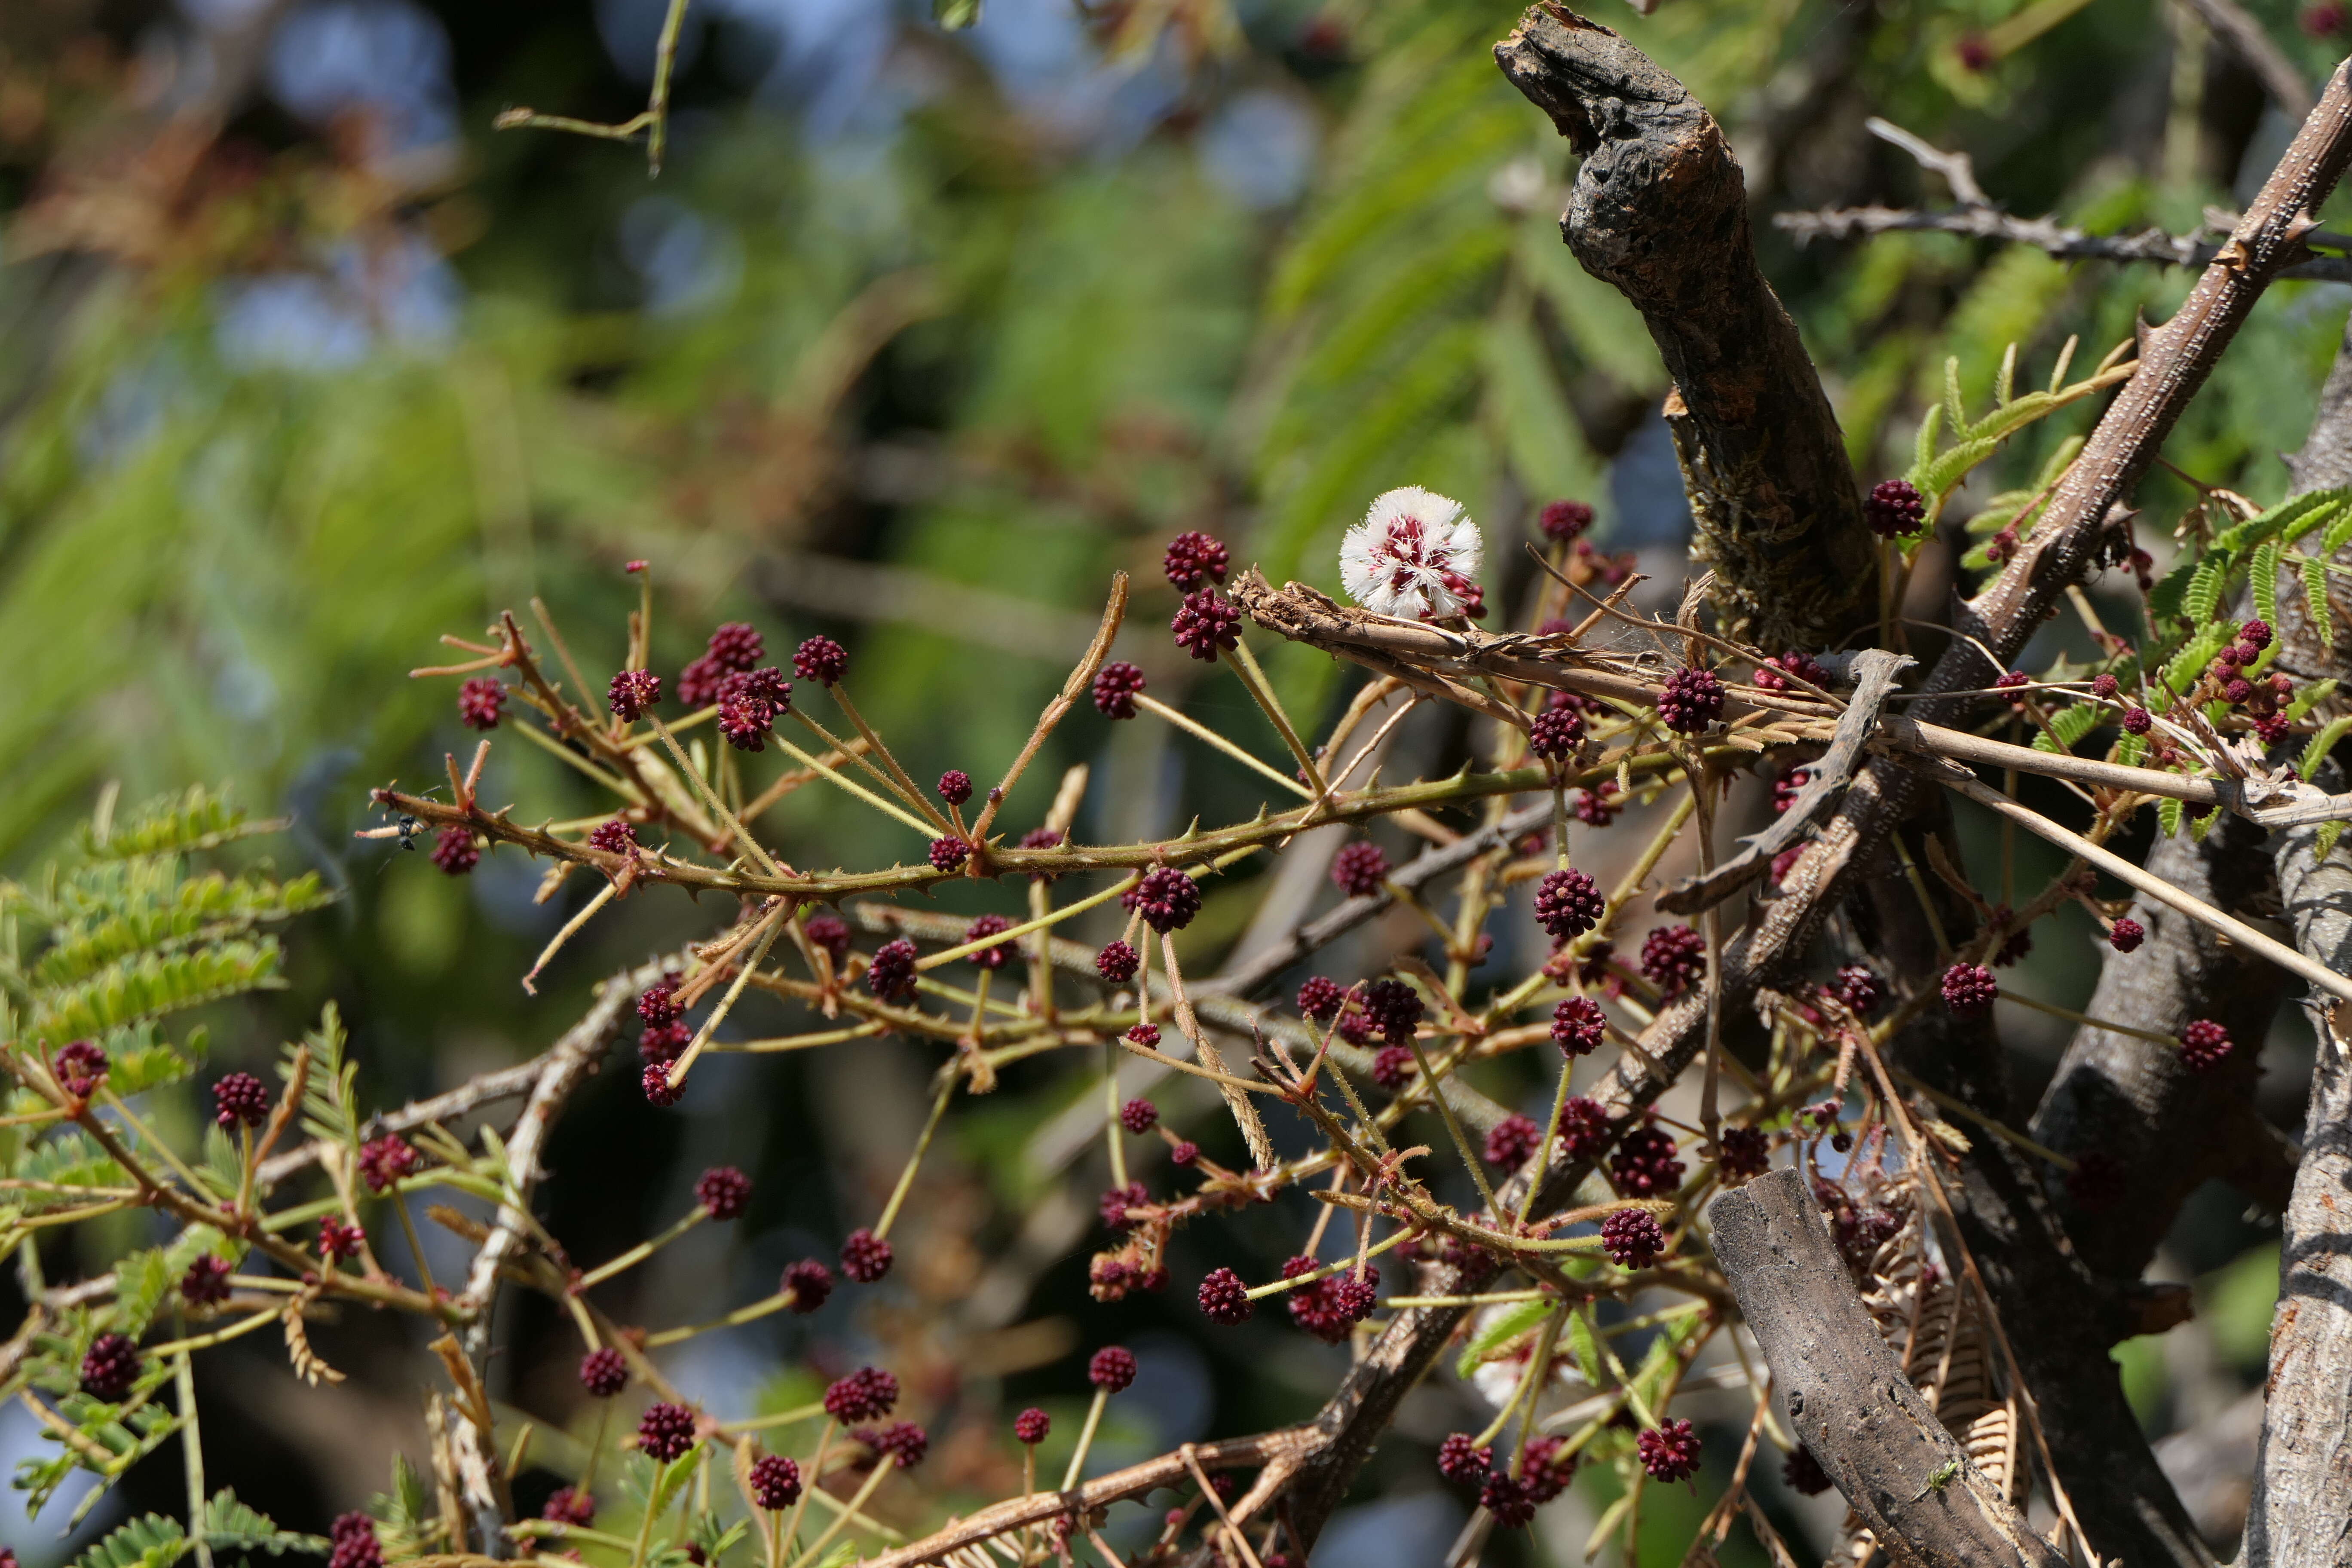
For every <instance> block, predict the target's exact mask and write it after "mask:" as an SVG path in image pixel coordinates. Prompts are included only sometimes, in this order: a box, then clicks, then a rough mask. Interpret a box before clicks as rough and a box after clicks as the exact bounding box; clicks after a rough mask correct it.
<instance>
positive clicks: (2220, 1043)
mask: <svg viewBox="0 0 2352 1568" xmlns="http://www.w3.org/2000/svg"><path fill="white" fill-rule="evenodd" d="M2230 1052H2231V1041H2230V1031H2229V1030H2227V1029H2225V1028H2223V1027H2222V1026H2221V1025H2219V1024H2217V1023H2215V1022H2214V1021H2213V1020H2212V1019H2210V1018H2199V1019H2197V1020H2195V1021H2194V1022H2192V1023H2191V1024H2190V1025H2189V1026H2188V1027H2187V1028H2185V1029H2183V1030H2181V1031H2180V1057H2181V1059H2182V1060H2183V1061H2185V1062H2187V1063H2188V1064H2189V1068H2190V1070H2191V1071H2194V1072H2210V1071H2211V1070H2212V1069H2213V1068H2217V1067H2220V1066H2221V1064H2222V1063H2223V1062H2224V1061H2227V1060H2228V1059H2229V1057H2230Z"/></svg>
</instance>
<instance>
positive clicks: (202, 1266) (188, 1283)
mask: <svg viewBox="0 0 2352 1568" xmlns="http://www.w3.org/2000/svg"><path fill="white" fill-rule="evenodd" d="M228 1292H229V1284H228V1265H227V1264H226V1262H224V1261H223V1260H222V1259H220V1258H215V1257H214V1256H213V1255H212V1254H211V1253H209V1252H201V1253H198V1254H197V1255H196V1260H195V1261H194V1263H191V1264H189V1265H188V1271H187V1272H186V1273H185V1274H183V1275H181V1276H180V1299H181V1300H184V1301H185V1302H187V1304H188V1305H189V1306H191V1307H217V1306H219V1305H220V1304H221V1303H222V1302H223V1301H226V1300H228Z"/></svg>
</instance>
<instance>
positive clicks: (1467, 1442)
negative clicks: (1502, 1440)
mask: <svg viewBox="0 0 2352 1568" xmlns="http://www.w3.org/2000/svg"><path fill="white" fill-rule="evenodd" d="M1494 1463H1495V1450H1494V1449H1493V1448H1492V1447H1479V1446H1478V1445H1476V1444H1475V1443H1474V1442H1472V1441H1471V1439H1470V1434H1469V1433H1467V1432H1454V1433H1451V1434H1449V1435H1448V1436H1447V1437H1446V1439H1445V1441H1444V1442H1443V1443H1440V1444H1439V1445H1438V1446H1437V1473H1438V1474H1439V1475H1441V1476H1444V1478H1445V1479H1447V1480H1449V1481H1452V1482H1453V1483H1454V1485H1456V1486H1460V1485H1462V1484H1463V1483H1464V1482H1465V1481H1475V1480H1477V1479H1481V1478H1482V1477H1484V1476H1485V1475H1486V1471H1487V1469H1488V1468H1491V1467H1492V1466H1493V1464H1494Z"/></svg>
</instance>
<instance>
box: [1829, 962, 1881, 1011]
mask: <svg viewBox="0 0 2352 1568" xmlns="http://www.w3.org/2000/svg"><path fill="white" fill-rule="evenodd" d="M1829 989H1830V994H1831V995H1832V996H1834V997H1836V998H1837V999H1838V1000H1839V1001H1840V1002H1843V1004H1845V1005H1846V1006H1847V1007H1848V1008H1850V1009H1851V1010H1852V1011H1853V1015H1854V1016H1856V1017H1859V1018H1867V1017H1869V1016H1870V1015H1871V1012H1872V1011H1873V1010H1874V1008H1876V1007H1877V1005H1878V1004H1879V1002H1880V1000H1881V999H1882V998H1884V997H1885V994H1886V988H1885V986H1884V985H1883V984H1880V982H1879V978H1878V973H1877V972H1876V971H1875V970H1874V969H1872V968H1870V967H1869V966H1868V965H1867V964H1862V963H1849V964H1847V965H1846V966H1845V967H1843V969H1840V970H1839V971H1838V972H1837V976H1836V978H1835V979H1833V980H1832V981H1831V982H1830V988H1829Z"/></svg>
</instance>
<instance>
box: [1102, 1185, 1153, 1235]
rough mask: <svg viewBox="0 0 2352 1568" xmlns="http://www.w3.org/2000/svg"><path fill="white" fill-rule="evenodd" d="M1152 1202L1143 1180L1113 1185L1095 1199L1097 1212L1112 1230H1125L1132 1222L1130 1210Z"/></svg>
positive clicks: (1105, 1224)
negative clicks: (1118, 1185)
mask: <svg viewBox="0 0 2352 1568" xmlns="http://www.w3.org/2000/svg"><path fill="white" fill-rule="evenodd" d="M1150 1202H1151V1194H1150V1191H1149V1190H1148V1189H1147V1188H1146V1187H1145V1186H1144V1184H1142V1183H1141V1182H1129V1183H1128V1184H1127V1185H1125V1186H1123V1187H1112V1188H1110V1189H1109V1190H1108V1191H1107V1192H1105V1193H1104V1194H1103V1195H1102V1196H1101V1197H1099V1198H1097V1199H1096V1200H1095V1212H1096V1213H1097V1214H1099V1215H1102V1222H1103V1225H1104V1226H1105V1227H1106V1228H1108V1229H1110V1230H1125V1229H1127V1228H1128V1226H1129V1225H1130V1224H1132V1223H1133V1222H1132V1220H1130V1218H1129V1215H1128V1210H1129V1209H1136V1208H1142V1207H1145V1206H1147V1205H1150Z"/></svg>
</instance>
